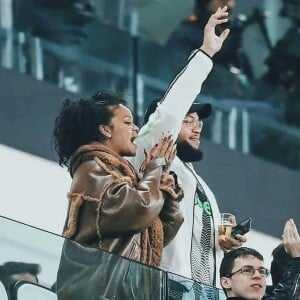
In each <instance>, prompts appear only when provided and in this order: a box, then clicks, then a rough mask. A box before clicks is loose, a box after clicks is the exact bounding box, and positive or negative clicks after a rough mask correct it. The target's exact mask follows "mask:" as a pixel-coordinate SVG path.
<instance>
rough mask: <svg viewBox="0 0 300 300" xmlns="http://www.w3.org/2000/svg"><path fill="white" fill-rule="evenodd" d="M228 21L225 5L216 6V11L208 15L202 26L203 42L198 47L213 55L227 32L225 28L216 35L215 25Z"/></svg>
mask: <svg viewBox="0 0 300 300" xmlns="http://www.w3.org/2000/svg"><path fill="white" fill-rule="evenodd" d="M226 22H228V12H227V6H224V7H223V8H220V7H219V8H218V9H217V11H216V12H215V13H214V14H213V15H211V16H210V18H209V20H208V22H207V24H206V25H205V27H204V38H203V44H202V46H201V47H200V49H201V50H203V51H204V52H205V53H206V54H208V55H209V56H210V57H213V56H214V55H215V54H216V53H217V52H218V51H219V50H220V49H221V48H222V45H223V42H224V41H225V39H226V38H227V36H228V34H229V29H225V30H223V31H222V33H221V34H220V35H219V36H218V35H217V34H216V26H217V25H220V24H223V23H226Z"/></svg>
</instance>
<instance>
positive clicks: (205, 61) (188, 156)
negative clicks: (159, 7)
mask: <svg viewBox="0 0 300 300" xmlns="http://www.w3.org/2000/svg"><path fill="white" fill-rule="evenodd" d="M227 16H228V13H227V7H226V6H225V7H224V8H222V9H221V8H218V10H217V11H216V13H215V14H213V15H212V16H211V17H210V19H209V21H208V23H207V25H206V26H205V29H204V39H203V44H202V46H201V47H200V48H199V49H196V50H195V51H194V52H193V53H192V54H191V56H190V57H189V61H188V63H187V65H186V66H185V67H184V68H183V69H182V71H181V72H180V73H179V74H178V75H177V76H176V77H175V79H174V80H173V81H172V82H171V84H170V85H169V87H168V89H167V91H166V93H165V95H164V96H163V98H162V99H161V101H160V102H159V103H152V104H151V105H150V107H149V108H148V111H147V112H146V116H145V119H146V120H145V121H146V124H145V125H144V126H143V127H142V128H141V130H140V132H139V136H138V139H137V140H136V143H137V146H138V152H137V155H136V157H135V161H134V162H133V163H134V165H135V167H136V168H138V166H139V165H140V164H141V162H142V161H143V159H144V156H145V155H144V149H145V150H148V149H150V147H151V145H152V144H153V143H154V141H156V140H157V139H158V137H159V136H160V135H161V134H162V132H169V133H170V134H172V136H173V137H174V139H176V138H177V157H176V158H175V160H174V161H173V164H172V167H171V170H172V171H175V172H176V174H177V175H178V182H179V184H181V185H182V187H183V189H184V198H183V200H182V201H181V203H180V209H181V212H182V214H183V216H184V223H183V224H182V227H181V228H180V230H179V231H178V233H177V235H176V237H175V238H174V240H173V241H172V242H171V243H170V244H169V245H168V246H167V247H166V248H165V249H164V251H163V259H162V263H161V268H162V269H164V270H166V271H169V272H172V273H176V274H179V275H181V276H184V277H188V278H192V279H194V280H196V281H199V282H202V283H205V284H208V285H213V286H214V285H215V284H216V273H217V272H216V270H218V269H217V260H218V259H219V260H220V258H221V255H222V251H221V250H222V249H223V250H224V251H228V250H231V249H234V248H237V247H239V246H241V244H242V243H243V242H244V241H245V240H246V239H245V238H244V237H242V236H239V235H238V236H237V239H233V238H228V239H227V240H221V241H218V234H217V228H218V224H219V209H218V205H217V202H216V199H215V197H214V195H213V193H212V191H211V190H210V189H209V187H208V186H207V185H206V183H205V182H204V181H203V179H202V178H201V177H200V176H199V175H198V174H196V172H195V170H194V168H193V166H192V164H191V162H193V161H198V160H200V159H201V157H202V152H201V151H200V150H199V149H198V148H199V145H200V133H201V129H202V124H203V123H202V119H203V118H206V117H208V116H209V115H210V113H211V106H210V104H208V103H203V104H199V103H198V104H193V101H194V100H195V98H196V97H197V95H198V93H199V92H200V90H201V85H202V83H203V81H204V80H205V79H206V77H207V75H208V74H209V72H210V71H211V69H212V57H213V56H214V54H215V53H217V52H218V51H219V50H220V49H221V47H222V44H223V42H224V40H225V39H226V37H227V36H228V34H229V30H228V29H225V30H224V31H223V32H222V33H221V34H220V36H218V35H216V33H215V27H216V25H219V24H222V23H226V22H227ZM199 39H200V37H199ZM216 88H217V87H216ZM148 117H149V119H148Z"/></svg>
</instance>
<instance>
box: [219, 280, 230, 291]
mask: <svg viewBox="0 0 300 300" xmlns="http://www.w3.org/2000/svg"><path fill="white" fill-rule="evenodd" d="M220 282H221V286H222V288H224V289H226V290H230V289H231V279H230V278H229V277H221V279H220Z"/></svg>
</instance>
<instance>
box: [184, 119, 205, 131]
mask: <svg viewBox="0 0 300 300" xmlns="http://www.w3.org/2000/svg"><path fill="white" fill-rule="evenodd" d="M183 123H185V124H187V126H188V127H189V128H190V129H194V128H195V127H197V128H199V129H201V128H202V127H203V122H202V121H201V120H196V119H193V118H190V119H184V120H183Z"/></svg>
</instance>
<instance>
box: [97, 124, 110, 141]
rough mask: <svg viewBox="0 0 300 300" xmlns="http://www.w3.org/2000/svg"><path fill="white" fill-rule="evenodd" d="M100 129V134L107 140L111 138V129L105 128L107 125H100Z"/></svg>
mask: <svg viewBox="0 0 300 300" xmlns="http://www.w3.org/2000/svg"><path fill="white" fill-rule="evenodd" d="M98 129H99V131H100V133H101V134H102V135H103V136H105V137H106V138H107V139H110V138H111V133H110V129H109V128H108V127H107V126H105V125H99V126H98Z"/></svg>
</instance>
